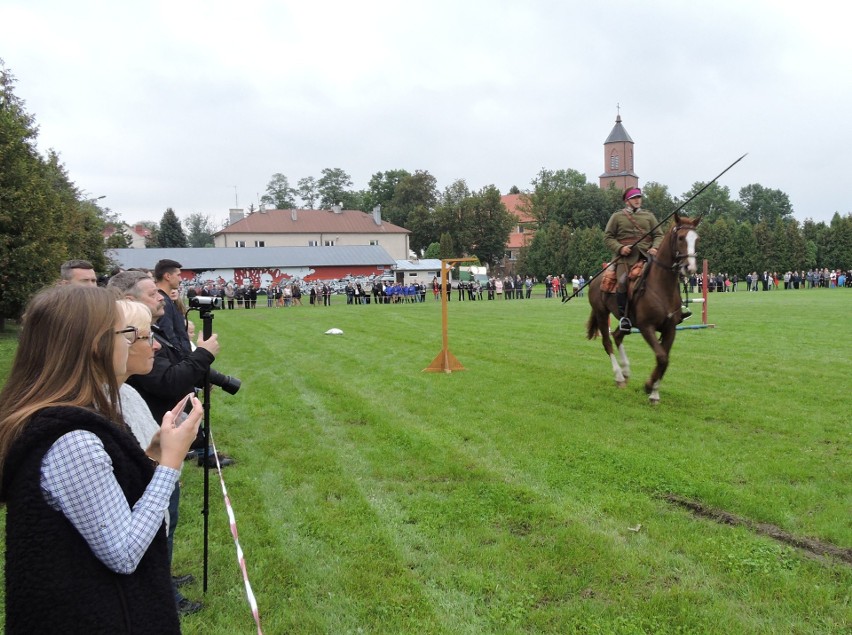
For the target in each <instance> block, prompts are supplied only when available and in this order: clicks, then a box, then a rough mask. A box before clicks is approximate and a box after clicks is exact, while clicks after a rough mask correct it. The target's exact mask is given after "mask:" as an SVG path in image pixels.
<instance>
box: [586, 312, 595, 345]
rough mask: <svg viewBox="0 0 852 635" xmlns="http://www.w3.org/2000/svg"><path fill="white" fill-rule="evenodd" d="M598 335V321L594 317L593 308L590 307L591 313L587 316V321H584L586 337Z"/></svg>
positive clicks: (593, 337)
mask: <svg viewBox="0 0 852 635" xmlns="http://www.w3.org/2000/svg"><path fill="white" fill-rule="evenodd" d="M597 336H598V321H597V320H596V319H595V310H594V309H592V314H591V315H590V316H589V321H588V322H586V338H587V339H590V340H593V339H595V338H596V337H597Z"/></svg>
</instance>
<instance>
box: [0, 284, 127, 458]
mask: <svg viewBox="0 0 852 635" xmlns="http://www.w3.org/2000/svg"><path fill="white" fill-rule="evenodd" d="M116 297H117V296H116V294H115V292H113V291H109V290H107V289H102V288H100V287H81V286H76V285H63V286H57V287H51V288H49V289H45V290H44V291H42V292H40V293H39V294H37V295H36V296H35V297H34V298H33V299H32V300H30V303H29V305H28V306H27V310H26V313H25V314H24V318H23V321H22V327H21V335H20V340H19V343H18V350H17V352H16V353H15V359H14V361H13V362H12V368H11V370H10V371H9V378H8V379H7V381H6V385H5V386H3V390H2V392H0V472H2V470H3V467H4V465H5V459H6V456H7V455H8V453H9V450H10V448H11V447H12V444H13V443H14V442H15V440H16V439H17V438H18V436H19V435H20V434H21V431H22V430H23V429H24V427H25V426H26V424H27V423H28V422H29V420H30V419H31V418H32V416H33V415H34V414H36V413H37V412H38V411H39V410H42V409H44V408H48V407H51V406H77V407H80V408H86V409H89V410H92V411H96V412H98V413H100V414H101V415H103V416H104V417H106V418H108V419H110V420H111V421H114V422H116V423H117V424H119V425H123V420H122V418H121V411H120V405H119V400H118V383H117V380H116V377H115V369H114V367H113V349H114V347H115V339H116V338H115V324H116V322H117V321H118V317H119V312H118V307H117V306H116V303H115V300H116Z"/></svg>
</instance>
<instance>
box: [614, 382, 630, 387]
mask: <svg viewBox="0 0 852 635" xmlns="http://www.w3.org/2000/svg"><path fill="white" fill-rule="evenodd" d="M615 385H616V386H618V387H619V388H627V382H626V381H617V382H615Z"/></svg>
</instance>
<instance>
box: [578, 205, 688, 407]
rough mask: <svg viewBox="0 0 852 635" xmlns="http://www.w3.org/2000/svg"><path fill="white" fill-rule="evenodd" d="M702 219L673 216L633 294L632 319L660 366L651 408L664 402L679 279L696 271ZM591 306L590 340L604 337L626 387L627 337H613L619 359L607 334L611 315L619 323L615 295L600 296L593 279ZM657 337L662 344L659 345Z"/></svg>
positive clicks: (648, 387)
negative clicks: (662, 387)
mask: <svg viewBox="0 0 852 635" xmlns="http://www.w3.org/2000/svg"><path fill="white" fill-rule="evenodd" d="M700 220H701V219H700V218H696V219H690V218H681V217H680V216H678V215H677V214H675V216H674V225H672V228H671V229H670V230H669V231H668V232H667V233H666V234H665V236H664V237H663V241H662V242H661V243H660V246H659V248H658V249H657V255H656V256H650V255H649V256H648V263H647V264H646V265H645V272H644V274H643V275H642V276H641V277H640V278H639V279H638V282H640V284H639V291H638V292H636V293H634V294H633V297H632V298H631V299H630V302H629V306H628V309H627V311H628V317H629V318H630V321H631V322H632V323H633V326H634V327H636V328H637V329H639V332H640V333H642V337H644V338H645V341H646V342H648V345H649V346H650V347H651V348H653V349H654V355H656V357H657V365H656V367H655V368H654V371H653V372H652V373H651V376H650V377H649V378H648V381H646V382H645V392H646V393H648V400H649V401H650V402H651V403H652V404H657V403H659V401H660V382H661V381H662V380H663V375H664V374H665V372H666V368H667V367H668V365H669V351H671V350H672V344H674V340H675V333H677V331H676V329H675V327H676V326H677V325H678V324H679V323H680V321H681V301H680V292H679V289H678V277H679V275H688V274H693V273H695V271H696V261H695V248H696V245H697V244H698V232H697V231H696V230H695V228H696V227H697V226H698V223H699V222H700ZM589 304H591V305H592V314H591V316H590V317H589V322H588V324H587V325H586V329H587V335H588V338H589V339H590V340H591V339H594V338H595V337H597V335H598V333H600V335H601V340H602V342H603V347H604V350H606V353H607V355H609V359H610V361H611V362H612V371H613V373H614V375H615V383H616V385H618V387H619V388H623V387H624V386H626V385H627V380H628V378H629V377H630V361H629V360H628V359H627V353H626V352H625V350H624V344H623V340H624V336H625V335H626V333H623V332H621V331H620V330H618V328H616V330H615V332H614V333H613V334H612V335H613V337H614V338H615V346H616V347H617V348H618V358H616V356H615V353H614V352H613V348H612V342H611V341H610V332H609V315H610V313H612V314H613V315H615V316H616V318H617V317H618V308H617V306H616V303H615V294H614V293H602V292H601V278H600V277H598V278H595V279H594V280H592V282H591V284H590V285H589ZM657 332H659V333H660V338H659V339H657V335H656V334H657Z"/></svg>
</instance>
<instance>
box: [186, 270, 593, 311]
mask: <svg viewBox="0 0 852 635" xmlns="http://www.w3.org/2000/svg"><path fill="white" fill-rule="evenodd" d="M538 284H543V286H544V297H545V298H564V297H566V296H567V295H571V294H572V293H577V294H578V295H580V296H582V295H583V293H584V292H583V288H584V286H585V284H586V279H585V277H584V276H583V275H575V276H574V277H573V278H572V279H570V280H569V279H567V278H566V276H565V275H564V274H563V275H561V276H555V275H548V276H546V277H545V278H544V279H543V280H542V281H539V280H537V279H536V278H535V277H533V276H529V275H528V276H521V275H506V276H491V277H485V276H482V279H478V278H474V279H471V280H456V281H452V280H451V281H450V282H449V285H450V286H449V290H450V291H453V292H455V293H452V294H448V295H447V298H448V299H449V300H452V298H453V296H455V297H456V298H457V299H458V301H465V300H467V301H473V300H495V299H497V300H499V299H504V300H521V299H530V298H532V296H533V289H534V288H535V287H536V285H538ZM442 289H443V285H442V284H441V280H440V279H439V278H438V276H435V277H434V278H433V279H432V282H431V284H427V283H425V282H423V281H422V280H412V281H410V282H408V283H403V282H398V281H395V280H390V279H388V280H380V279H376V280H363V281H353V280H319V281H303V280H298V281H292V282H281V283H279V284H273V285H270V286H268V287H266V288H259V287H256V286H254V285H252V284H246V285H240V284H235V283H233V282H228V283H225V284H221V283H211V282H198V283H195V282H190V283H183V287H182V292H181V295H182V296H183V297H186V298H187V299H191V298H192V297H195V296H199V295H200V296H213V297H219V298H221V305H222V307H223V308H224V309H227V310H232V309H243V308H245V309H254V308H256V307H257V303H258V300H259V299H260V301H261V302H262V303H263V301H264V300H263V297H265V304H266V307H267V308H278V307H293V306H304V300H305V298H306V297H307V304H308V305H310V306H330V305H331V304H332V299H333V298H334V297H335V296H338V295H342V296H344V297H345V298H346V304H414V303H421V302H425V301H426V298H427V297H428V295H429V292H430V290H431V293H432V297H433V298H434V299H435V300H439V299H440V298H441V292H442ZM539 292H540V291H539Z"/></svg>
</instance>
